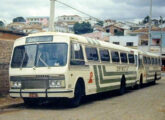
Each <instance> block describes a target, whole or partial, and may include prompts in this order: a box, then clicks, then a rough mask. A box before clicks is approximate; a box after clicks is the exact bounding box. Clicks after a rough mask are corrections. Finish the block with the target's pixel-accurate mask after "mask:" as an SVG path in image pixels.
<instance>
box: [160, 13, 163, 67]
mask: <svg viewBox="0 0 165 120" xmlns="http://www.w3.org/2000/svg"><path fill="white" fill-rule="evenodd" d="M160 20H161V42H160V59H161V65H162V47H163V26H162V25H163V18H162V16H160Z"/></svg>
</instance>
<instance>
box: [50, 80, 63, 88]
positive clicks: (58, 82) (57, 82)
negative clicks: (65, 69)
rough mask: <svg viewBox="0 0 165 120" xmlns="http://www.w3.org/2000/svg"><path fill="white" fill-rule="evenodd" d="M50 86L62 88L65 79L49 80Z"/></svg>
mask: <svg viewBox="0 0 165 120" xmlns="http://www.w3.org/2000/svg"><path fill="white" fill-rule="evenodd" d="M49 87H50V88H63V87H65V80H49Z"/></svg>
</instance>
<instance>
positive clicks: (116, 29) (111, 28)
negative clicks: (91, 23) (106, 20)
mask: <svg viewBox="0 0 165 120" xmlns="http://www.w3.org/2000/svg"><path fill="white" fill-rule="evenodd" d="M104 30H105V31H106V32H107V33H110V34H111V35H113V36H123V35H127V33H128V32H129V31H130V28H129V27H128V26H126V25H119V24H117V23H116V24H112V25H108V26H105V27H104Z"/></svg>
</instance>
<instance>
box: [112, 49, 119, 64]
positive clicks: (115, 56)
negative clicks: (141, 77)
mask: <svg viewBox="0 0 165 120" xmlns="http://www.w3.org/2000/svg"><path fill="white" fill-rule="evenodd" d="M111 55H112V62H119V61H120V60H119V53H118V52H117V51H111Z"/></svg>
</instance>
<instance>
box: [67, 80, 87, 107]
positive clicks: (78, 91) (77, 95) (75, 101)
mask: <svg viewBox="0 0 165 120" xmlns="http://www.w3.org/2000/svg"><path fill="white" fill-rule="evenodd" d="M83 93H84V89H83V84H82V83H81V82H80V81H78V82H77V83H76V87H75V91H74V97H73V98H72V99H70V102H69V106H70V107H77V106H79V105H80V102H81V99H82V96H83Z"/></svg>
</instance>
